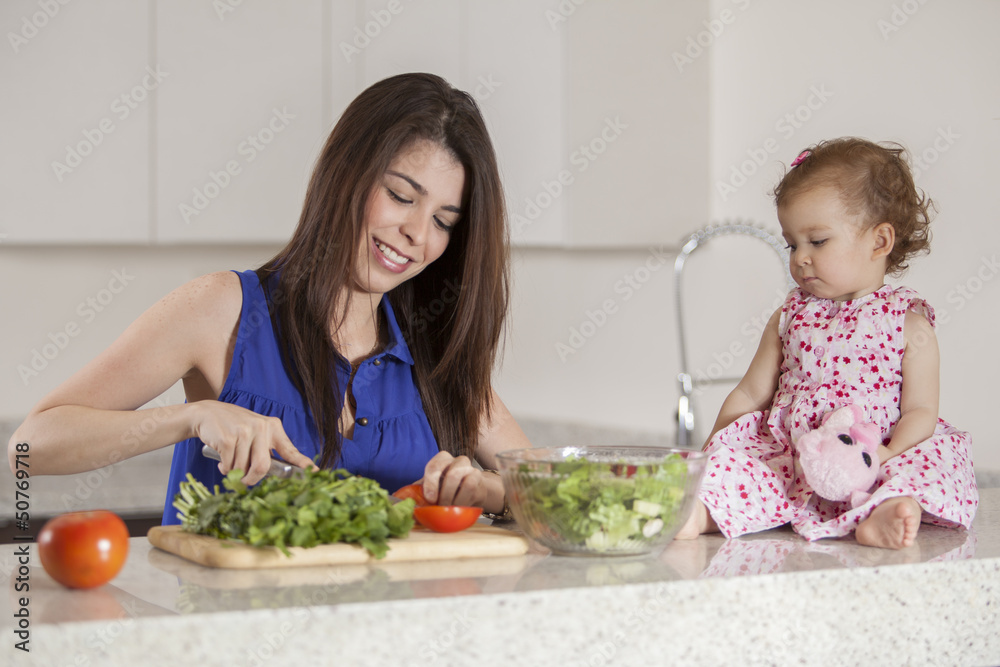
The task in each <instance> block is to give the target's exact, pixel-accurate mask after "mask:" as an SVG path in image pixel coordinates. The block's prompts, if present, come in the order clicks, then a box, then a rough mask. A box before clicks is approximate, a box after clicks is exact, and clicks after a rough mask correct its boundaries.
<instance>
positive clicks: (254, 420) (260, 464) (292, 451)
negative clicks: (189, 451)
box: [190, 400, 317, 484]
mask: <svg viewBox="0 0 1000 667" xmlns="http://www.w3.org/2000/svg"><path fill="white" fill-rule="evenodd" d="M190 407H191V409H192V410H193V411H194V413H195V414H194V432H195V435H196V436H197V437H198V438H199V439H200V440H201V441H202V442H203V443H205V444H206V445H208V446H209V447H211V448H212V449H214V450H215V451H217V452H218V453H219V457H220V459H221V460H220V462H219V472H221V473H222V474H223V475H225V474H227V473H228V472H229V471H231V470H236V469H239V470H242V471H243V472H244V475H243V478H242V482H243V483H244V484H256V483H257V482H259V481H260V480H261V479H263V478H264V476H265V475H266V474H267V472H268V471H269V470H270V468H271V458H272V456H271V451H272V450H274V451H275V452H277V453H278V455H279V456H280V457H281V458H282V460H284V461H285V462H286V463H291V464H292V465H297V466H299V467H300V468H306V469H308V468H316V467H317V466H316V465H315V463H313V461H312V460H310V459H309V457H307V456H306V455H305V454H303V453H302V452H300V451H299V450H298V449H296V448H295V445H294V444H292V441H291V440H290V439H289V438H288V436H287V435H286V434H285V429H284V427H283V426H282V424H281V420H280V419H278V418H277V417H266V416H264V415H259V414H257V413H256V412H252V411H250V410H247V409H246V408H242V407H240V406H238V405H231V404H229V403H222V402H219V401H213V400H204V401H197V402H195V403H191V404H190Z"/></svg>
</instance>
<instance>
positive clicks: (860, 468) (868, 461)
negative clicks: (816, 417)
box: [795, 405, 882, 507]
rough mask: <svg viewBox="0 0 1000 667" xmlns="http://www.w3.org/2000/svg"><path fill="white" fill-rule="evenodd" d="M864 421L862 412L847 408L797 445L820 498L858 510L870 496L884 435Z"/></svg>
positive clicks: (808, 478)
mask: <svg viewBox="0 0 1000 667" xmlns="http://www.w3.org/2000/svg"><path fill="white" fill-rule="evenodd" d="M863 420H864V412H863V411H862V410H861V408H859V407H858V406H856V405H845V406H844V407H841V408H837V409H836V410H834V411H833V412H828V413H826V415H824V416H823V422H822V423H821V424H820V426H819V428H817V429H815V430H813V431H809V432H808V433H805V434H803V435H801V436H800V437H799V438H798V440H797V441H796V443H795V447H796V449H797V450H798V454H799V464H800V465H801V467H802V472H803V474H804V475H805V478H806V481H807V482H808V483H809V486H811V487H812V489H813V491H815V492H816V494H817V495H819V496H820V497H821V498H826V499H827V500H836V501H845V500H850V501H851V506H852V507H857V506H858V505H861V504H862V503H864V502H865V501H866V500H868V498H869V497H870V496H871V494H869V493H868V490H869V489H870V488H871V487H872V484H874V483H875V479H876V477H877V476H878V468H879V461H878V446H879V445H880V444H881V442H882V433H881V431H880V430H879V429H878V428H877V427H876V426H875V425H873V424H868V423H866V422H864V421H863Z"/></svg>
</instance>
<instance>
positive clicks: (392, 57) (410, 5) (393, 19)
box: [354, 0, 472, 88]
mask: <svg viewBox="0 0 1000 667" xmlns="http://www.w3.org/2000/svg"><path fill="white" fill-rule="evenodd" d="M466 4H467V3H462V2H460V0H420V1H419V2H412V1H411V0H365V2H364V13H363V14H362V15H361V16H358V17H357V26H356V27H357V28H358V29H360V30H362V31H364V32H365V36H366V37H369V42H368V44H367V46H366V47H365V49H364V50H363V52H362V54H361V57H360V58H359V59H358V60H357V63H358V66H359V68H360V72H361V82H362V85H361V88H366V87H368V86H370V85H371V84H373V83H375V82H376V81H381V80H382V79H384V78H386V77H388V76H392V75H393V74H400V73H402V72H430V73H432V74H437V75H438V76H442V77H444V78H445V79H447V80H448V81H450V82H452V83H454V84H456V85H459V84H458V82H459V81H460V78H461V76H462V57H463V53H464V49H463V44H464V43H465V37H466V35H465V31H464V24H465V21H464V15H463V12H464V11H466V7H465V5H466ZM468 4H472V3H468ZM354 34H355V35H356V34H357V33H354Z"/></svg>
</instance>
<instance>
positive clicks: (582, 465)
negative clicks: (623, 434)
mask: <svg viewBox="0 0 1000 667" xmlns="http://www.w3.org/2000/svg"><path fill="white" fill-rule="evenodd" d="M497 459H498V461H499V462H500V464H499V467H500V474H501V476H502V478H503V483H504V490H505V491H506V493H507V499H508V502H509V503H510V508H511V512H512V513H513V514H514V518H515V519H516V520H517V523H518V525H519V526H520V527H521V529H522V530H523V531H524V532H525V534H526V535H527V536H528V537H530V538H532V539H533V540H535V541H536V542H538V543H539V544H541V545H543V546H545V547H548V548H549V549H551V550H552V551H553V552H555V553H559V554H564V555H586V554H594V555H602V556H608V555H616V554H618V555H628V554H644V553H649V552H651V551H654V550H656V549H657V548H660V547H663V546H665V545H666V544H667V542H669V541H670V540H671V539H672V538H673V536H674V535H675V534H676V533H677V531H678V530H680V528H681V526H683V525H684V522H685V521H686V520H687V518H688V515H689V513H690V511H691V507H692V502H693V500H694V498H695V495H696V494H697V490H698V485H699V483H700V481H701V475H702V473H703V472H704V469H705V461H706V455H705V454H704V453H703V452H697V451H692V450H684V449H669V448H665V447H611V446H605V447H561V448H534V449H519V450H512V451H506V452H501V453H499V454H498V455H497Z"/></svg>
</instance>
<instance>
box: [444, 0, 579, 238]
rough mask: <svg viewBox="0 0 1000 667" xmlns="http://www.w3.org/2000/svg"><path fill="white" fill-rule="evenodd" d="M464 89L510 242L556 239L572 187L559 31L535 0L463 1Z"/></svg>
mask: <svg viewBox="0 0 1000 667" xmlns="http://www.w3.org/2000/svg"><path fill="white" fill-rule="evenodd" d="M467 11H468V25H467V29H466V31H465V34H467V35H468V47H467V49H468V54H467V57H466V59H465V61H466V63H467V67H466V71H465V73H464V76H463V78H462V80H463V82H464V88H465V90H467V91H468V92H469V93H470V94H472V95H473V96H474V97H475V98H476V100H477V102H478V103H479V105H480V107H481V108H482V110H483V115H484V116H485V117H486V122H487V124H488V126H489V128H490V134H491V136H492V137H493V144H494V146H495V147H496V151H497V156H498V159H499V162H500V169H501V174H502V176H503V183H504V188H505V189H506V194H507V207H508V215H509V217H510V229H511V240H512V241H513V242H514V243H516V244H520V245H541V246H555V245H561V244H562V243H563V241H564V238H565V234H566V229H565V222H566V209H567V206H566V202H567V198H568V197H569V196H571V195H572V192H573V190H574V185H573V183H572V174H571V172H570V171H569V168H570V165H569V163H568V162H567V160H566V157H567V155H568V153H566V151H565V144H564V140H565V131H564V130H565V124H564V118H565V112H566V109H565V107H564V104H563V92H564V86H563V76H564V73H565V68H564V62H563V48H562V35H561V33H560V31H559V28H558V24H553V23H552V22H550V20H549V19H547V17H546V14H545V12H544V11H543V10H542V8H541V7H540V6H539V3H538V2H537V0H486V1H483V2H475V3H470V5H469V7H468V10H467Z"/></svg>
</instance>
